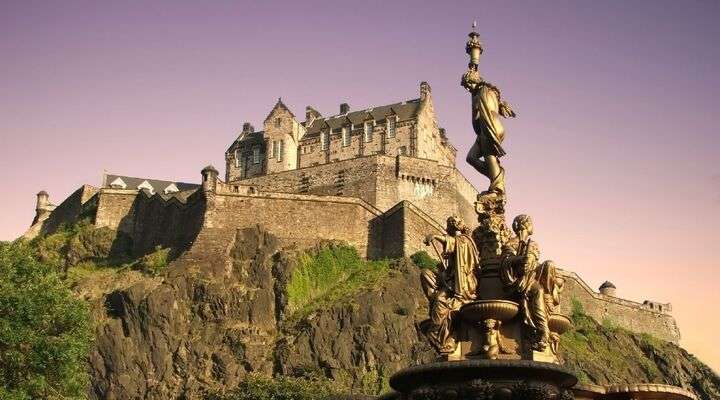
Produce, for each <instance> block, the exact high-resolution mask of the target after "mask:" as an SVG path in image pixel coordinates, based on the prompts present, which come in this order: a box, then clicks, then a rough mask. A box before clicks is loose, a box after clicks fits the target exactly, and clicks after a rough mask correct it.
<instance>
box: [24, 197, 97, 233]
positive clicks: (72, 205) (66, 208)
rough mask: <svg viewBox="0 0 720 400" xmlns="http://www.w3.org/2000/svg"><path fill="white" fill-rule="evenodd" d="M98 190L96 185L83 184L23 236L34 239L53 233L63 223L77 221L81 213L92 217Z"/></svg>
mask: <svg viewBox="0 0 720 400" xmlns="http://www.w3.org/2000/svg"><path fill="white" fill-rule="evenodd" d="M97 192H98V189H97V188H96V187H94V186H90V185H83V186H81V187H80V188H78V189H77V190H76V191H74V192H73V193H72V194H71V195H70V196H68V197H67V198H66V199H65V200H63V202H62V203H60V204H59V205H58V206H57V207H55V209H54V210H53V211H52V212H51V213H50V214H49V215H48V217H47V218H46V219H44V220H42V221H38V222H37V223H35V224H33V225H32V226H31V227H30V229H28V231H27V232H26V233H25V234H24V235H23V237H24V238H26V239H32V238H34V237H35V236H38V235H42V234H47V233H53V232H55V231H56V230H57V229H58V228H59V227H60V226H61V225H62V224H69V223H73V222H75V221H77V220H78V219H80V217H81V215H87V216H89V217H92V216H93V215H94V211H93V209H94V208H95V206H96V205H97V197H96V194H97Z"/></svg>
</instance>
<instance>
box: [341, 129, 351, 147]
mask: <svg viewBox="0 0 720 400" xmlns="http://www.w3.org/2000/svg"><path fill="white" fill-rule="evenodd" d="M351 129H352V128H351V127H348V126H343V128H342V144H343V146H345V147H347V146H350V130H351Z"/></svg>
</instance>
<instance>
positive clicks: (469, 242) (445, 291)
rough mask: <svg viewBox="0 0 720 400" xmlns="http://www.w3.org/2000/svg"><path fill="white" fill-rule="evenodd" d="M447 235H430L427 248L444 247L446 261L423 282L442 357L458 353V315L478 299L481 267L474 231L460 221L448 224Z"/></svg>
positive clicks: (432, 332) (426, 274)
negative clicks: (455, 328) (455, 334)
mask: <svg viewBox="0 0 720 400" xmlns="http://www.w3.org/2000/svg"><path fill="white" fill-rule="evenodd" d="M446 232H447V234H445V235H430V236H428V237H427V239H426V241H425V244H427V245H433V246H434V245H435V243H434V242H436V241H437V242H439V243H440V244H442V251H439V250H438V253H439V254H438V255H439V256H441V257H442V258H443V259H444V261H443V263H442V265H441V268H440V270H439V271H438V272H433V271H430V270H424V271H423V273H422V275H421V281H422V286H423V290H424V291H425V295H426V296H427V298H428V300H429V301H430V320H431V322H432V327H431V329H430V331H429V333H428V336H429V339H430V342H431V343H432V344H433V345H434V346H435V347H436V348H437V349H438V351H439V352H440V353H442V354H445V355H447V354H450V353H452V352H454V351H455V349H456V346H457V344H456V341H455V338H454V337H453V332H452V325H453V324H452V321H453V316H454V313H455V311H457V310H459V309H460V307H461V306H462V305H464V304H465V303H467V302H469V301H472V300H474V299H475V297H476V290H477V277H476V275H475V274H476V273H477V268H478V267H479V265H480V259H479V256H478V251H477V248H476V247H475V242H474V241H473V239H472V238H471V237H470V230H469V229H468V227H467V226H466V225H465V224H464V223H463V222H462V220H461V219H460V218H458V217H455V216H453V217H450V218H448V220H447V228H446Z"/></svg>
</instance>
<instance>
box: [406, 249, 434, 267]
mask: <svg viewBox="0 0 720 400" xmlns="http://www.w3.org/2000/svg"><path fill="white" fill-rule="evenodd" d="M410 259H411V260H412V262H413V263H415V265H417V266H418V267H419V268H422V269H429V270H433V271H437V269H438V261H437V260H436V259H434V258H432V257H430V254H428V253H427V252H426V251H425V250H421V251H418V252H417V253H415V254H413V255H411V256H410Z"/></svg>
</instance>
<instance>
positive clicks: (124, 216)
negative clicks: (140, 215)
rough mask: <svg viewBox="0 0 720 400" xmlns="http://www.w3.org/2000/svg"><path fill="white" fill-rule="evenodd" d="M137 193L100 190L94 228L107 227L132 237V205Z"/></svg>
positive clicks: (132, 191)
mask: <svg viewBox="0 0 720 400" xmlns="http://www.w3.org/2000/svg"><path fill="white" fill-rule="evenodd" d="M138 193H139V191H138V190H134V189H132V190H131V189H102V190H101V191H100V192H99V193H98V208H97V213H96V214H95V226H97V227H101V226H107V227H108V228H111V229H117V230H119V231H121V232H124V233H127V234H128V235H132V234H133V230H134V226H135V210H134V208H133V204H134V203H135V198H136V197H137V196H138Z"/></svg>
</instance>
